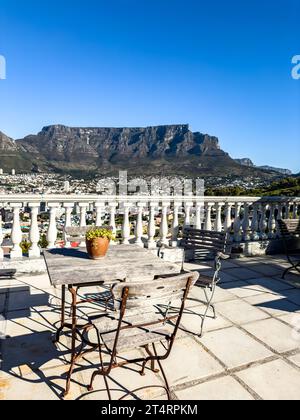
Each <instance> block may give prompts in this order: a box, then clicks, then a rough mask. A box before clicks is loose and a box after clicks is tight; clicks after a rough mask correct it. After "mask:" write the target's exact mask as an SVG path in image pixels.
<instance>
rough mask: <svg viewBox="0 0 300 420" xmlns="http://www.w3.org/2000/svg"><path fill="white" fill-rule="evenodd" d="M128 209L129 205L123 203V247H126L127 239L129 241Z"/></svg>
mask: <svg viewBox="0 0 300 420" xmlns="http://www.w3.org/2000/svg"><path fill="white" fill-rule="evenodd" d="M130 207H131V204H130V203H123V208H124V219H123V227H122V237H123V244H124V245H128V244H129V239H130V221H129V210H130Z"/></svg>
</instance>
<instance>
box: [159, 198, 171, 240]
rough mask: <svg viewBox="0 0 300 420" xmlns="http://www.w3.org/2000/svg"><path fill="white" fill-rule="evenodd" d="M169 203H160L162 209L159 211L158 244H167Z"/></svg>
mask: <svg viewBox="0 0 300 420" xmlns="http://www.w3.org/2000/svg"><path fill="white" fill-rule="evenodd" d="M169 206H170V203H167V202H163V203H162V211H161V224H160V244H161V245H168V244H169V242H168V239H167V237H168V233H169V225H168V208H169Z"/></svg>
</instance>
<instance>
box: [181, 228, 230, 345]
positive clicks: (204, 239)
mask: <svg viewBox="0 0 300 420" xmlns="http://www.w3.org/2000/svg"><path fill="white" fill-rule="evenodd" d="M227 244H228V235H227V234H226V233H225V232H215V231H207V230H198V229H193V228H186V229H185V230H184V232H183V239H182V241H181V246H182V247H183V249H184V259H183V262H182V270H183V271H184V263H185V262H186V261H187V262H193V261H201V262H208V261H213V262H214V266H213V274H212V275H203V274H201V276H200V278H199V280H198V282H197V283H196V286H197V287H200V288H201V289H203V291H204V295H205V299H206V301H205V302H202V301H200V300H198V299H193V300H197V301H199V302H201V303H204V304H205V305H206V309H205V312H204V314H203V315H201V317H202V322H201V330H200V334H199V337H202V336H203V329H204V324H205V321H206V318H207V316H208V312H209V310H210V308H211V309H212V310H213V318H214V319H216V310H215V306H214V305H213V299H214V295H215V291H216V286H217V284H218V283H219V282H220V281H221V277H220V272H221V269H222V260H227V259H229V258H230V255H227V254H226V248H227Z"/></svg>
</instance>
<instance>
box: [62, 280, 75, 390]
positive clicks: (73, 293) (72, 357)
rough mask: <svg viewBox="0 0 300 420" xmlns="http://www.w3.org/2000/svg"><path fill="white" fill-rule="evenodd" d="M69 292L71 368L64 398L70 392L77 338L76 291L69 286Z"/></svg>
mask: <svg viewBox="0 0 300 420" xmlns="http://www.w3.org/2000/svg"><path fill="white" fill-rule="evenodd" d="M69 292H70V293H71V295H72V346H71V366H70V370H69V373H68V377H67V384H66V391H65V393H64V396H65V397H66V396H67V395H68V394H69V392H70V387H71V377H72V373H73V370H74V367H75V363H76V337H77V315H76V306H77V289H74V288H73V287H71V286H69Z"/></svg>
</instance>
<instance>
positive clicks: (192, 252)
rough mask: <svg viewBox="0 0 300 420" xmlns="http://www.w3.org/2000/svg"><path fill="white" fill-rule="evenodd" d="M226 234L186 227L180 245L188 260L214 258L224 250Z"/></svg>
mask: <svg viewBox="0 0 300 420" xmlns="http://www.w3.org/2000/svg"><path fill="white" fill-rule="evenodd" d="M226 245H227V234H226V233H225V232H215V231H210V230H198V229H192V228H186V229H185V230H184V232H183V239H182V242H181V246H182V247H183V248H184V250H185V251H188V252H187V253H186V254H187V255H186V256H187V258H188V259H189V260H214V259H215V258H216V256H217V254H218V253H219V252H223V253H224V252H225V251H226Z"/></svg>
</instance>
